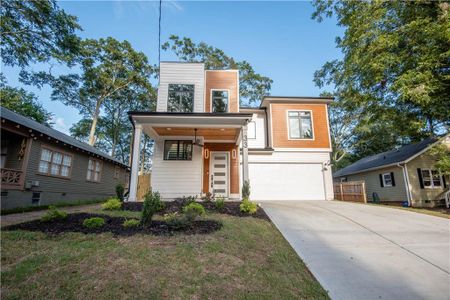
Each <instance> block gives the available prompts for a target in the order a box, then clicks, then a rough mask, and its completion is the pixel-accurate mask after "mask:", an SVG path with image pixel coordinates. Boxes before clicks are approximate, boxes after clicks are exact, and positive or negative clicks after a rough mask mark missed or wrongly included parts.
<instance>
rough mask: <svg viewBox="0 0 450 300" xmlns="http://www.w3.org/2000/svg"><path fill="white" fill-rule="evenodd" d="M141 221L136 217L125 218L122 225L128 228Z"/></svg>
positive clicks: (135, 225)
mask: <svg viewBox="0 0 450 300" xmlns="http://www.w3.org/2000/svg"><path fill="white" fill-rule="evenodd" d="M140 223H141V222H140V221H139V220H138V219H129V220H125V221H124V222H123V223H122V226H123V227H125V228H129V227H137V226H139V224H140Z"/></svg>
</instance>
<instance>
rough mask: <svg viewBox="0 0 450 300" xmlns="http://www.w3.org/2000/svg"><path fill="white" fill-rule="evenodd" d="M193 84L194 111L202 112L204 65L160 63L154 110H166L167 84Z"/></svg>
mask: <svg viewBox="0 0 450 300" xmlns="http://www.w3.org/2000/svg"><path fill="white" fill-rule="evenodd" d="M170 83H172V84H193V85H194V86H195V87H194V112H204V103H205V101H204V93H205V92H204V91H205V67H204V64H200V63H199V64H191V63H164V62H162V63H161V66H160V80H159V87H158V102H157V105H156V111H158V112H165V111H167V98H168V92H169V84H170Z"/></svg>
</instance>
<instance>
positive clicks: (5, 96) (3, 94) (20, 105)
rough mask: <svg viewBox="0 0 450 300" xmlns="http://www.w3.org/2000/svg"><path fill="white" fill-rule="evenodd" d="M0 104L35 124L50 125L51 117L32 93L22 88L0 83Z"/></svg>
mask: <svg viewBox="0 0 450 300" xmlns="http://www.w3.org/2000/svg"><path fill="white" fill-rule="evenodd" d="M0 103H1V106H3V107H6V108H8V109H10V110H12V111H14V112H16V113H18V114H20V115H23V116H25V117H28V118H30V119H32V120H35V121H36V122H39V123H42V124H44V125H47V126H50V125H51V124H52V116H53V115H52V114H51V113H49V112H48V111H47V110H45V109H44V108H43V107H42V104H41V103H39V101H38V100H37V98H36V96H35V95H34V94H33V93H30V92H27V91H25V90H24V89H22V88H13V87H10V86H6V85H5V84H4V83H0Z"/></svg>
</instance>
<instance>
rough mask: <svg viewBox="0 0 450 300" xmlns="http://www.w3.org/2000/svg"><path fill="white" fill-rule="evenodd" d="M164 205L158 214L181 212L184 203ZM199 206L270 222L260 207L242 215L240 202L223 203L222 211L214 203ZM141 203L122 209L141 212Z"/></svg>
mask: <svg viewBox="0 0 450 300" xmlns="http://www.w3.org/2000/svg"><path fill="white" fill-rule="evenodd" d="M164 203H165V204H166V208H165V209H164V210H163V211H162V212H160V214H167V213H172V212H181V210H182V208H183V206H184V205H185V203H184V202H183V201H182V200H174V201H167V202H164ZM199 203H200V204H201V205H203V206H204V207H205V209H206V210H208V211H210V212H214V213H218V214H226V215H231V216H235V217H253V218H258V219H263V220H266V221H269V222H270V219H269V217H268V216H267V215H266V213H265V212H264V210H263V209H262V208H261V207H258V210H257V211H256V213H255V214H253V215H249V214H247V213H243V212H241V211H240V209H239V205H240V204H241V202H237V201H229V202H225V207H224V208H222V209H217V208H216V207H215V205H214V202H199ZM142 206H143V202H125V203H123V209H124V210H129V211H142Z"/></svg>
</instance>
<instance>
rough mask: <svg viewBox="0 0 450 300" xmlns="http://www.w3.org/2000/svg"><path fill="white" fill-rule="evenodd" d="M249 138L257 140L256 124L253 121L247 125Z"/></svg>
mask: <svg viewBox="0 0 450 300" xmlns="http://www.w3.org/2000/svg"><path fill="white" fill-rule="evenodd" d="M247 138H248V139H256V123H255V121H251V122H249V123H248V124H247Z"/></svg>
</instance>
